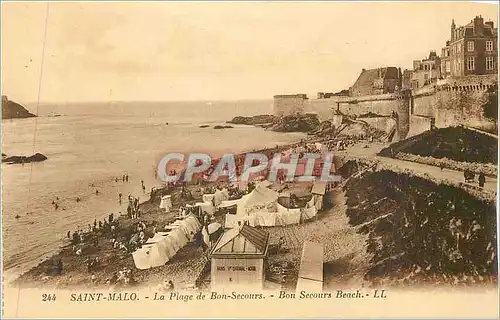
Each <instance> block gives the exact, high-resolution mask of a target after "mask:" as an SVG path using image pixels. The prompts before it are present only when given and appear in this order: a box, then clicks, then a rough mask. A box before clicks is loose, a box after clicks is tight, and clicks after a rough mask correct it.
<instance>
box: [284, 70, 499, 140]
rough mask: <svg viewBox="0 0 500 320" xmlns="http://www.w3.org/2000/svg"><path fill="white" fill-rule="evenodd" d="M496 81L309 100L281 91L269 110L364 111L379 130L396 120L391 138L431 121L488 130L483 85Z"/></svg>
mask: <svg viewBox="0 0 500 320" xmlns="http://www.w3.org/2000/svg"><path fill="white" fill-rule="evenodd" d="M496 82H497V75H485V76H467V77H462V78H449V79H444V80H441V81H438V82H437V83H436V84H434V85H432V86H427V87H423V88H421V89H418V90H413V91H411V90H401V91H397V92H395V93H387V94H378V95H369V96H355V97H353V96H332V97H330V98H328V99H308V98H307V96H306V95H303V94H300V95H290V96H282V95H281V96H275V100H274V114H275V115H276V116H284V115H290V114H296V113H316V114H317V115H318V118H319V119H320V120H321V121H325V120H330V121H332V120H334V114H338V112H336V111H339V112H340V113H342V114H346V115H350V116H356V117H359V116H365V118H363V120H367V121H366V122H369V123H370V124H372V123H375V124H376V127H377V128H378V129H381V130H385V128H387V127H389V126H388V124H389V122H391V121H394V119H395V121H396V133H397V134H396V137H395V139H396V140H402V139H406V138H408V137H410V136H413V135H417V134H419V133H422V132H424V131H426V130H429V129H430V128H431V127H432V126H436V127H438V128H441V127H448V126H452V125H460V124H461V125H466V126H471V127H475V128H478V129H482V130H491V129H492V128H494V123H493V122H491V121H489V120H488V119H485V118H484V117H483V112H482V105H483V104H484V103H485V102H486V101H487V99H488V93H487V90H488V89H489V88H491V87H492V86H494V85H495V83H496ZM335 120H338V119H335ZM372 120H373V121H372Z"/></svg>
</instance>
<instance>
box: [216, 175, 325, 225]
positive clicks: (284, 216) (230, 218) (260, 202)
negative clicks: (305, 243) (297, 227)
mask: <svg viewBox="0 0 500 320" xmlns="http://www.w3.org/2000/svg"><path fill="white" fill-rule="evenodd" d="M267 186H269V183H268V182H266V181H264V182H262V183H260V184H259V185H258V186H257V187H256V188H255V189H254V190H253V191H252V192H251V193H249V194H247V195H245V196H244V197H242V198H241V199H239V200H238V202H237V212H236V214H226V222H225V225H224V227H225V228H226V229H227V228H234V227H237V226H238V225H239V224H240V223H241V222H246V223H248V224H249V225H250V226H253V227H254V226H264V227H272V226H284V225H289V224H298V223H300V222H301V221H304V220H308V219H311V218H313V217H315V216H316V213H317V209H316V208H315V206H314V202H313V200H312V199H311V201H309V203H308V204H307V206H306V207H304V208H294V209H289V208H286V207H284V206H282V205H280V204H279V203H278V197H279V194H278V193H277V192H276V191H273V190H271V189H269V188H267Z"/></svg>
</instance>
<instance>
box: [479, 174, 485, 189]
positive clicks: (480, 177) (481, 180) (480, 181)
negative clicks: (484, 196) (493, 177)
mask: <svg viewBox="0 0 500 320" xmlns="http://www.w3.org/2000/svg"><path fill="white" fill-rule="evenodd" d="M478 180H479V181H478V182H479V186H480V187H481V188H483V187H484V183H485V182H486V177H485V176H484V173H480V174H479V178H478Z"/></svg>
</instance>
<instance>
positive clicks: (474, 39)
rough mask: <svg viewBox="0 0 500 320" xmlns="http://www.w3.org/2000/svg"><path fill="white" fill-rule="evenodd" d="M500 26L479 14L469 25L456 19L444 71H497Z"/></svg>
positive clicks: (454, 73)
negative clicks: (485, 19) (461, 23)
mask: <svg viewBox="0 0 500 320" xmlns="http://www.w3.org/2000/svg"><path fill="white" fill-rule="evenodd" d="M497 37H498V29H497V28H495V26H494V23H493V21H486V22H485V21H484V19H483V17H481V16H476V17H475V18H474V19H473V20H471V21H470V23H468V24H466V25H465V26H459V27H457V26H456V25H455V21H454V20H452V22H451V27H450V40H448V41H446V46H445V47H444V48H443V49H442V54H441V74H442V75H443V77H444V78H447V77H462V76H467V75H484V74H495V73H497V63H498V61H497V56H498V39H497Z"/></svg>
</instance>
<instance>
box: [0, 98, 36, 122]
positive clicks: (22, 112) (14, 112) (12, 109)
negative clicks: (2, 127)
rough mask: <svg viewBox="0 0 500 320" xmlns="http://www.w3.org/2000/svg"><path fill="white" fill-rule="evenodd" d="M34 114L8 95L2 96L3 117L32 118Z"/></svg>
mask: <svg viewBox="0 0 500 320" xmlns="http://www.w3.org/2000/svg"><path fill="white" fill-rule="evenodd" d="M32 117H36V116H35V115H34V114H32V113H30V112H29V111H28V110H26V109H25V108H24V107H23V106H22V105H20V104H19V103H16V102H14V101H11V100H9V99H8V98H7V96H2V119H18V118H32Z"/></svg>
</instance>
